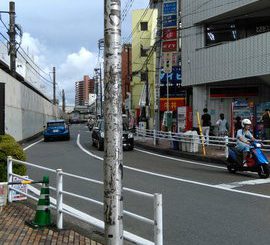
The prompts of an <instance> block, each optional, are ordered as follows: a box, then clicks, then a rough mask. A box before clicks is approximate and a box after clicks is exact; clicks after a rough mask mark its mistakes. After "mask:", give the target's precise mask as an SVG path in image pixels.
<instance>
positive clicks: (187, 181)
mask: <svg viewBox="0 0 270 245" xmlns="http://www.w3.org/2000/svg"><path fill="white" fill-rule="evenodd" d="M77 145H78V146H79V148H80V149H81V150H82V151H83V152H85V153H86V154H88V155H89V156H91V157H93V158H96V159H98V160H101V161H103V158H102V157H99V156H97V155H95V154H93V153H91V152H90V151H88V150H86V149H85V148H84V147H83V146H82V145H81V143H80V134H78V137H77ZM124 168H125V169H129V170H132V171H134V172H139V173H143V174H147V175H151V176H155V177H160V178H164V179H169V180H174V181H177V182H181V183H188V184H194V185H199V186H204V187H209V188H213V189H218V190H223V191H228V192H234V193H239V194H244V195H249V196H254V197H260V198H265V199H270V196H268V195H263V194H258V193H253V192H248V191H241V190H235V189H231V188H228V187H226V186H221V185H211V184H207V183H203V182H198V181H193V180H187V179H182V178H177V177H172V176H169V175H164V174H158V173H154V172H150V171H146V170H142V169H138V168H133V167H129V166H125V165H124Z"/></svg>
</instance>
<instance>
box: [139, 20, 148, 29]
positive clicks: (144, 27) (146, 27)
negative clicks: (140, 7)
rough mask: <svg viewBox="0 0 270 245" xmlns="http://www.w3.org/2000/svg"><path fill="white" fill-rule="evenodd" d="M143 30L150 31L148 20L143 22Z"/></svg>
mask: <svg viewBox="0 0 270 245" xmlns="http://www.w3.org/2000/svg"><path fill="white" fill-rule="evenodd" d="M141 31H148V22H141Z"/></svg>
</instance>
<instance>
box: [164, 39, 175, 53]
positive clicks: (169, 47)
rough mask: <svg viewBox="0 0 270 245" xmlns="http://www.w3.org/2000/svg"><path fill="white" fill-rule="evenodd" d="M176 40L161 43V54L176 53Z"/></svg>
mask: <svg viewBox="0 0 270 245" xmlns="http://www.w3.org/2000/svg"><path fill="white" fill-rule="evenodd" d="M176 51H177V40H173V41H164V42H162V52H176Z"/></svg>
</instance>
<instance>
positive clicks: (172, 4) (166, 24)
mask: <svg viewBox="0 0 270 245" xmlns="http://www.w3.org/2000/svg"><path fill="white" fill-rule="evenodd" d="M162 10H163V11H162V45H161V47H162V60H161V64H163V69H161V72H160V79H161V80H160V98H161V102H160V103H161V107H160V108H163V107H164V106H163V104H164V103H162V101H163V100H162V98H166V97H167V96H168V97H169V98H168V97H167V102H166V103H169V104H170V109H171V107H172V105H171V104H172V103H174V100H175V99H176V98H182V97H183V93H182V92H183V91H182V88H181V68H180V66H179V64H180V62H179V61H180V58H179V57H180V54H179V37H178V16H179V6H178V1H177V0H164V1H163V7H162ZM168 57H171V59H172V60H171V62H168ZM168 64H170V66H172V67H171V72H169V73H168V71H167V70H168V69H166V65H167V66H168ZM167 78H168V79H167ZM167 80H168V81H169V84H168V85H166V83H168V81H167ZM167 86H169V89H168V88H167V89H166V87H167ZM167 93H169V95H167ZM168 101H169V102H168ZM181 103H182V102H181ZM173 110H176V108H175V109H173Z"/></svg>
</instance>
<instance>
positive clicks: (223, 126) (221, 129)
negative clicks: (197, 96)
mask: <svg viewBox="0 0 270 245" xmlns="http://www.w3.org/2000/svg"><path fill="white" fill-rule="evenodd" d="M219 117H220V118H219V119H218V121H217V122H216V125H217V126H218V136H221V137H223V136H226V135H228V131H229V124H228V122H227V120H226V119H225V116H224V114H223V113H221V114H220V115H219Z"/></svg>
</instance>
